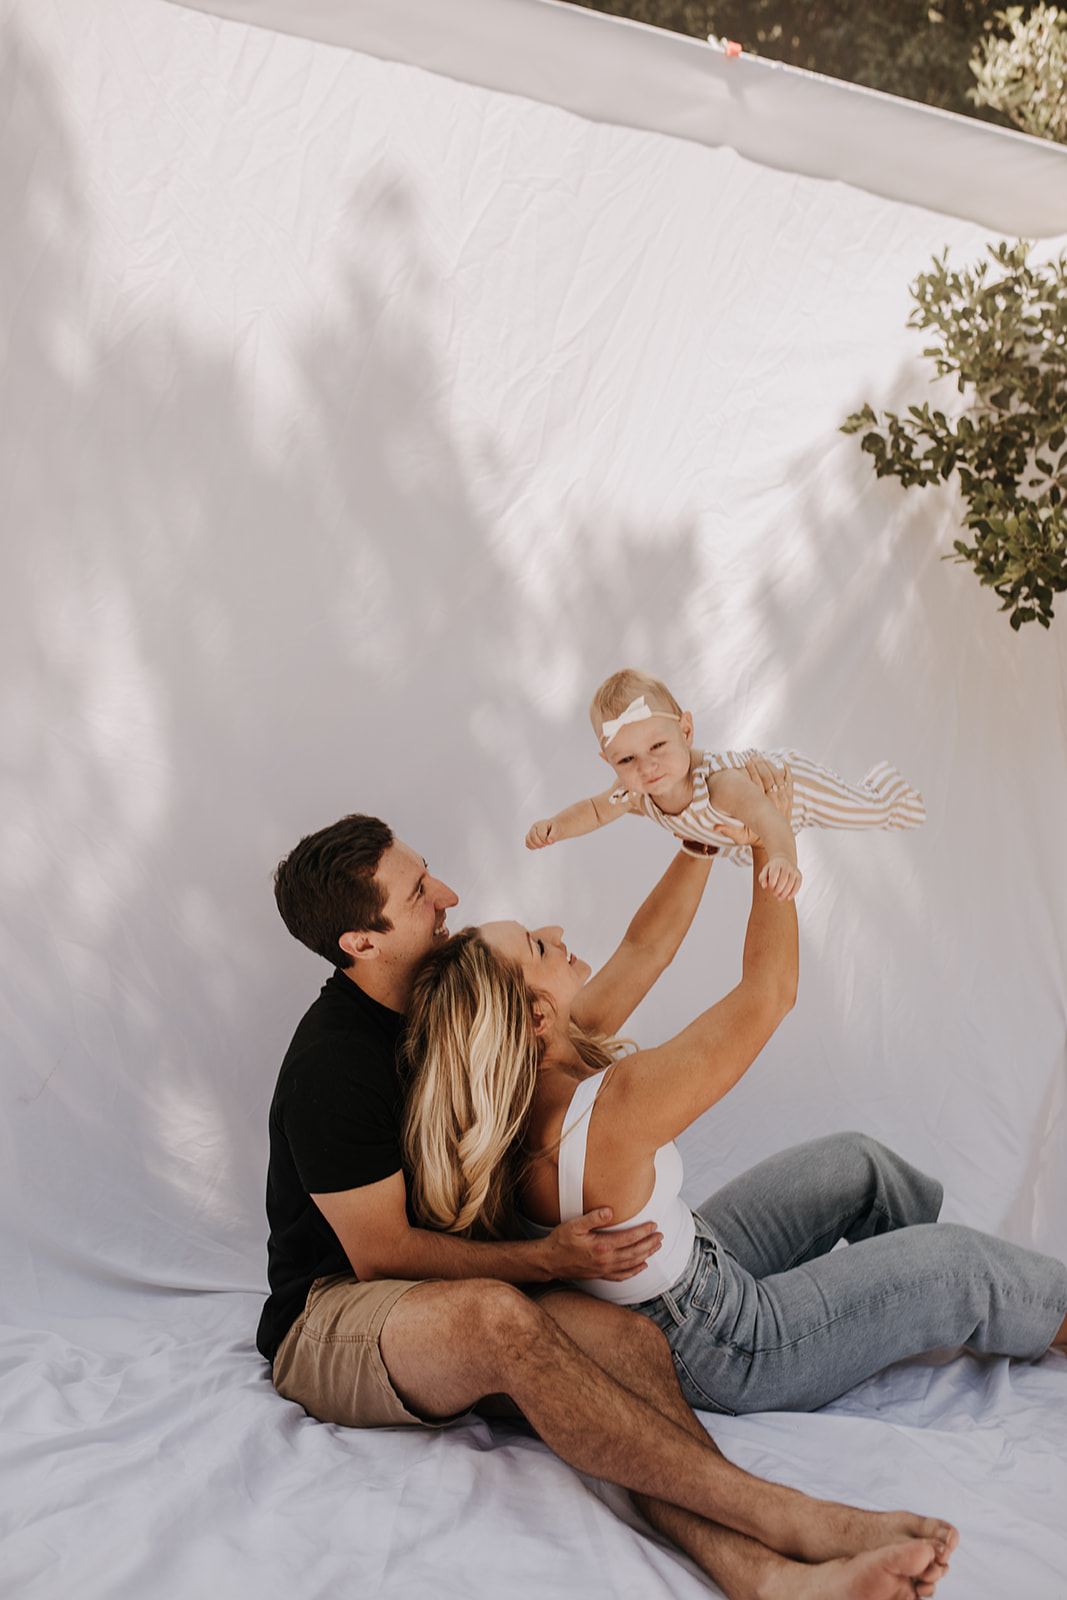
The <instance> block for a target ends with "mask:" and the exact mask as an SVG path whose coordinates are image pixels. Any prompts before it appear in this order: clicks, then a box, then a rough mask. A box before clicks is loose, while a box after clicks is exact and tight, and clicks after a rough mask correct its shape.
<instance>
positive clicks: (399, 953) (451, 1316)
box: [257, 816, 956, 1600]
mask: <svg viewBox="0 0 1067 1600" xmlns="http://www.w3.org/2000/svg"><path fill="white" fill-rule="evenodd" d="M709 867H710V861H707V860H704V861H700V860H695V859H692V858H690V857H688V856H685V855H679V856H678V857H677V859H676V860H675V861H674V862H673V863H672V864H671V866H670V867H669V868H668V870H667V872H666V874H665V875H664V877H663V879H662V880H661V882H660V883H659V884H658V885H657V886H656V888H655V889H654V890H653V891H652V893H651V894H650V895H649V896H648V898H647V899H646V901H645V903H644V904H643V905H642V907H641V908H640V910H639V911H638V913H637V915H636V916H635V917H634V919H633V921H632V922H631V924H630V927H629V928H628V930H627V933H626V936H625V938H624V940H623V942H622V944H621V945H620V947H619V950H618V951H617V953H616V956H615V957H614V958H613V961H614V962H615V973H616V978H617V981H621V982H625V983H627V984H628V985H629V986H630V988H631V992H632V994H633V995H634V996H635V1002H634V1003H636V999H637V998H640V997H641V996H642V995H644V994H645V993H647V991H648V989H649V988H650V987H651V985H652V983H653V982H654V981H655V980H656V978H657V977H658V976H659V974H660V973H661V972H662V971H663V969H664V968H665V967H666V965H667V964H668V963H669V962H670V960H671V959H672V957H673V956H674V954H675V951H676V950H677V948H678V945H679V943H680V941H681V938H682V937H683V935H684V933H685V931H686V929H687V928H688V926H689V924H690V922H691V921H692V918H693V916H694V914H695V912H696V909H697V906H698V905H699V903H700V897H701V894H702V893H703V889H704V885H705V882H706V880H707V874H708V870H709ZM275 895H276V898H277V902H278V907H279V910H280V911H281V914H282V917H283V919H284V921H285V923H286V926H287V927H288V928H289V930H290V932H291V933H292V934H293V935H294V937H296V938H298V939H300V940H301V941H302V942H303V943H304V944H306V945H307V946H308V947H309V948H310V949H312V950H314V951H316V952H317V953H318V954H320V955H322V956H323V957H324V958H325V959H326V960H327V961H330V962H331V963H333V964H334V965H335V967H336V968H337V970H336V971H335V972H334V974H333V976H332V977H331V978H330V979H329V981H328V982H327V983H326V985H325V986H324V988H323V990H322V992H321V994H320V996H319V998H318V1000H316V1001H315V1003H314V1004H313V1005H312V1006H311V1008H310V1010H309V1011H308V1012H307V1014H306V1015H305V1017H304V1018H303V1020H302V1021H301V1023H300V1025H299V1027H298V1028H297V1031H296V1033H295V1035H294V1037H293V1041H292V1043H291V1045H290V1047H289V1050H288V1052H287V1054H286V1057H285V1060H284V1062H283V1065H282V1069H281V1074H280V1076H279V1079H278V1086H277V1089H276V1091H275V1095H274V1100H273V1102H272V1106H271V1113H270V1142H271V1149H270V1167H269V1172H268V1179H267V1210H268V1217H269V1220H270V1227H271V1234H270V1243H269V1247H268V1257H269V1265H268V1272H269V1278H270V1285H271V1294H270V1297H269V1299H268V1301H267V1303H266V1305H265V1307H264V1311H263V1316H262V1318H261V1321H260V1327H259V1335H258V1341H257V1342H258V1345H259V1348H260V1351H261V1352H262V1354H263V1355H264V1356H265V1357H266V1359H267V1360H268V1361H270V1362H271V1364H272V1372H273V1377H274V1382H275V1386H276V1387H277V1389H278V1390H279V1392H280V1393H281V1394H283V1395H285V1396H287V1397H288V1398H290V1399H294V1400H297V1401H299V1402H300V1404H301V1405H303V1406H304V1407H305V1409H306V1410H307V1411H308V1412H309V1413H310V1414H311V1415H312V1416H315V1417H318V1418H320V1419H322V1420H324V1421H333V1422H341V1423H345V1424H347V1425H349V1426H353V1427H375V1426H389V1425H398V1424H409V1425H421V1426H427V1427H437V1426H442V1425H444V1424H446V1423H448V1422H450V1421H452V1420H454V1419H455V1418H457V1417H458V1416H461V1415H463V1414H465V1413H466V1412H468V1411H469V1410H470V1409H471V1408H472V1407H473V1406H475V1405H476V1404H477V1403H478V1402H480V1401H482V1400H485V1399H486V1398H487V1397H491V1396H502V1395H503V1396H507V1397H508V1398H509V1400H510V1402H511V1403H512V1404H513V1405H514V1406H516V1407H517V1408H518V1409H519V1411H520V1412H521V1413H522V1414H523V1415H524V1416H525V1417H526V1418H527V1420H528V1421H529V1423H530V1424H531V1426H532V1427H533V1428H534V1429H535V1430H536V1431H537V1433H538V1434H539V1435H540V1437H541V1438H542V1439H543V1440H544V1441H545V1443H546V1444H547V1445H549V1447H550V1448H551V1449H553V1450H554V1451H555V1452H556V1453H557V1454H558V1455H559V1456H560V1457H562V1459H563V1460H565V1461H567V1462H569V1463H570V1464H571V1465H572V1466H574V1467H576V1468H578V1469H579V1470H581V1471H584V1472H588V1473H593V1474H596V1475H597V1476H600V1477H603V1478H607V1479H610V1480H611V1481H612V1482H615V1483H618V1484H621V1485H622V1486H623V1487H625V1488H628V1489H629V1490H630V1491H631V1492H632V1493H633V1494H634V1496H635V1499H636V1501H637V1504H638V1505H639V1506H640V1508H641V1509H642V1511H643V1513H644V1514H645V1515H646V1516H647V1517H648V1519H649V1521H651V1522H652V1523H653V1524H654V1525H655V1526H656V1527H658V1528H660V1529H661V1530H662V1531H663V1532H665V1533H666V1534H668V1535H669V1536H670V1537H671V1538H673V1539H674V1540H675V1541H676V1542H677V1543H678V1544H679V1545H680V1546H681V1547H682V1548H683V1549H684V1550H686V1551H687V1552H688V1553H689V1554H690V1555H691V1556H692V1557H693V1558H694V1559H695V1560H696V1561H698V1562H699V1563H700V1564H701V1565H702V1566H703V1567H704V1569H705V1570H706V1571H708V1572H709V1573H710V1574H711V1575H712V1576H713V1577H714V1578H715V1579H716V1581H717V1582H718V1583H719V1584H720V1586H721V1587H722V1588H723V1589H724V1590H725V1592H726V1593H727V1595H729V1596H730V1597H731V1600H756V1597H757V1596H758V1595H759V1596H767V1595H772V1596H773V1595H775V1594H777V1593H782V1594H783V1595H784V1594H788V1595H789V1596H790V1597H791V1600H803V1597H805V1596H808V1595H811V1596H813V1597H814V1596H820V1597H825V1600H834V1597H835V1596H838V1595H840V1596H845V1595H848V1596H850V1597H853V1600H865V1597H869V1600H903V1597H909V1600H910V1597H912V1596H915V1595H929V1594H931V1593H932V1592H933V1588H934V1585H935V1584H936V1582H937V1580H938V1579H939V1578H940V1577H941V1576H942V1575H943V1573H944V1571H945V1570H946V1562H947V1557H948V1555H949V1553H950V1552H951V1549H952V1548H953V1546H954V1544H955V1542H956V1535H955V1532H954V1530H952V1529H951V1528H950V1527H949V1526H948V1525H947V1524H945V1523H942V1522H936V1521H933V1520H923V1519H920V1518H918V1517H914V1516H910V1515H908V1514H906V1513H897V1514H875V1513H864V1512H859V1511H854V1510H852V1509H851V1508H849V1507H845V1506H839V1505H834V1504H831V1503H828V1502H822V1501H813V1500H810V1499H809V1498H808V1497H807V1496H805V1495H802V1494H799V1493H797V1492H795V1491H792V1490H786V1489H782V1488H780V1487H777V1486H774V1485H771V1484H766V1483H763V1482H762V1481H761V1480H759V1479H756V1478H752V1477H750V1476H749V1475H748V1474H746V1473H744V1472H742V1471H740V1469H738V1468H736V1467H733V1466H731V1465H730V1463H729V1462H727V1461H726V1460H725V1459H724V1457H723V1456H721V1455H720V1453H719V1452H718V1450H717V1449H716V1447H715V1446H714V1444H713V1443H712V1441H711V1440H710V1439H709V1438H708V1436H707V1435H706V1433H705V1432H704V1430H703V1428H702V1427H701V1426H700V1424H699V1422H698V1421H697V1419H696V1418H695V1417H694V1415H693V1413H692V1412H691V1411H690V1410H689V1408H688V1407H687V1406H686V1405H685V1402H684V1401H683V1399H682V1396H681V1392H680V1390H679V1389H678V1385H677V1381H676V1379H675V1375H674V1366H673V1362H672V1359H671V1356H670V1352H669V1350H668V1348H667V1345H666V1342H665V1340H664V1339H663V1337H662V1335H661V1334H660V1333H659V1330H658V1329H657V1328H655V1327H654V1325H653V1324H652V1323H651V1322H649V1321H647V1320H646V1319H644V1318H641V1317H637V1316H635V1315H634V1314H633V1313H631V1312H628V1311H626V1310H623V1309H622V1308H619V1307H616V1306H613V1305H610V1304H607V1303H606V1302H604V1301H600V1300H593V1299H591V1298H589V1297H587V1296H585V1295H582V1294H580V1293H578V1292H576V1291H573V1290H568V1289H563V1288H554V1289H553V1290H552V1291H551V1292H547V1293H545V1294H544V1295H543V1297H542V1298H540V1299H539V1298H537V1297H536V1296H534V1295H531V1294H528V1293H525V1292H523V1290H522V1289H520V1288H518V1287H516V1286H517V1285H521V1284H526V1285H536V1284H542V1285H546V1284H549V1283H554V1282H555V1280H558V1279H564V1278H581V1277H596V1276H599V1277H604V1276H612V1277H617V1278H624V1277H627V1276H630V1275H631V1274H632V1273H634V1272H636V1271H639V1270H640V1269H641V1267H642V1265H643V1263H644V1260H645V1259H646V1258H647V1256H648V1254H649V1253H650V1252H651V1251H652V1250H653V1249H655V1248H656V1246H657V1237H658V1236H657V1234H656V1232H655V1228H654V1225H652V1224H649V1225H648V1226H646V1227H643V1228H637V1229H632V1230H628V1231H626V1232H623V1233H621V1234H614V1235H609V1236H604V1235H602V1234H599V1233H598V1232H597V1229H598V1228H601V1227H603V1226H604V1224H606V1223H608V1222H610V1221H611V1214H610V1212H608V1211H600V1212H597V1213H594V1214H592V1215H590V1216H586V1217H583V1218H580V1219H578V1220H577V1221H571V1222H568V1223H564V1224H562V1225H561V1226H559V1227H558V1228H556V1229H554V1230H553V1232H552V1233H551V1234H549V1235H548V1237H547V1238H545V1239H541V1240H521V1241H514V1242H508V1241H502V1242H493V1243H482V1242H479V1241H474V1240H467V1239H460V1238H457V1237H454V1236H445V1235H439V1234H434V1233H430V1232H428V1231H426V1230H424V1229H420V1228H415V1227H412V1226H411V1224H410V1222H409V1220H408V1216H407V1211H406V1204H405V1200H406V1185H405V1179H404V1173H403V1168H402V1162H401V1154H400V1146H399V1121H400V1109H401V1098H402V1088H401V1079H400V1073H399V1070H398V1065H397V1059H396V1051H397V1047H398V1045H399V1044H400V1039H401V1029H402V1012H403V1009H404V1006H405V1004H406V1002H407V999H408V996H409V993H410V989H411V983H412V979H413V976H414V973H415V970H416V968H417V967H418V964H419V962H420V960H421V959H422V958H423V956H424V955H425V954H426V953H427V952H428V951H429V950H430V949H431V948H432V946H433V943H434V941H435V940H437V939H442V938H447V937H448V929H447V922H446V918H447V913H448V911H449V909H450V908H451V907H452V906H454V905H455V904H456V903H457V897H456V895H455V894H454V893H453V891H452V890H451V889H450V888H448V886H447V885H446V884H444V883H442V882H441V880H440V879H438V878H435V877H433V876H432V875H431V873H430V872H429V869H428V867H427V865H426V862H425V861H424V860H423V859H422V857H421V856H419V855H418V854H416V852H415V851H414V850H412V849H410V848H409V847H408V846H407V845H405V844H403V843H402V842H401V841H400V840H398V839H396V838H394V836H393V834H392V832H391V831H390V829H389V828H388V827H387V826H386V825H385V824H384V823H383V822H380V821H379V820H378V819H377V818H373V817H364V816H353V817H345V818H343V819H342V820H341V821H340V822H338V823H336V824H334V825H333V826H332V827H329V828H324V829H322V830H321V831H320V832H319V833H316V834H313V835H311V836H309V837H307V838H305V839H302V840H301V842H300V844H299V845H297V847H296V849H295V850H293V851H292V853H291V854H290V855H289V856H288V857H287V858H286V859H285V860H284V861H282V862H281V863H280V865H279V867H278V871H277V874H276V878H275ZM763 916H764V922H765V923H767V922H768V918H769V924H770V926H771V932H770V934H768V933H767V931H766V929H765V930H764V932H763V934H761V937H760V944H761V947H762V946H766V951H765V954H764V955H763V956H761V958H760V960H759V961H757V962H755V963H754V964H753V967H752V974H751V976H750V977H749V978H746V979H745V980H743V983H744V982H747V983H748V984H749V988H750V991H751V1003H752V1004H753V1006H763V1007H766V1006H768V1005H771V1006H773V1005H778V1004H784V1008H785V1009H788V1003H789V1002H788V1001H785V1002H782V1001H781V999H780V997H781V996H782V995H784V994H785V992H786V990H787V989H788V987H789V985H788V981H786V982H785V983H784V984H783V982H782V978H781V969H782V968H783V967H787V966H788V963H789V959H790V958H789V955H788V950H789V948H790V946H791V945H792V947H793V952H794V953H793V957H792V960H793V962H794V964H795V912H794V911H793V910H792V907H791V906H782V907H781V908H780V915H778V914H777V913H775V912H767V911H766V910H765V911H764V913H763ZM790 919H792V921H791V922H790ZM794 981H795V978H794Z"/></svg>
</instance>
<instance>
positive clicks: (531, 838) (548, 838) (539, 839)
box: [526, 817, 556, 850]
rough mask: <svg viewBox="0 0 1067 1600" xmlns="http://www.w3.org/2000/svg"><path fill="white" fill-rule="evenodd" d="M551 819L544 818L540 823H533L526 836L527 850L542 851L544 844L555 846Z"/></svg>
mask: <svg viewBox="0 0 1067 1600" xmlns="http://www.w3.org/2000/svg"><path fill="white" fill-rule="evenodd" d="M553 820H554V819H553V818H552V817H545V818H543V819H542V820H541V821H540V822H535V823H534V825H533V827H532V828H531V829H530V831H529V833H528V834H527V835H526V848H527V850H543V849H544V848H545V845H546V844H555V842H556V840H555V837H554V835H553V833H552V823H553Z"/></svg>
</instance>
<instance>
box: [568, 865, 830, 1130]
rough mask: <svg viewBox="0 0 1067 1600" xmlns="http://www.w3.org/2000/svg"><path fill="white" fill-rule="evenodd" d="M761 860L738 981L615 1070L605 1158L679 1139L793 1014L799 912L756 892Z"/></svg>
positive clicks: (605, 1105) (604, 1118)
mask: <svg viewBox="0 0 1067 1600" xmlns="http://www.w3.org/2000/svg"><path fill="white" fill-rule="evenodd" d="M766 860H767V857H766V853H765V851H764V850H762V849H761V848H760V847H758V846H754V847H753V851H752V862H753V875H752V909H751V912H750V913H749V919H748V930H747V932H746V934H745V948H744V954H743V956H742V962H741V982H740V983H739V984H738V985H737V987H736V988H735V989H732V990H731V991H730V993H729V994H728V995H726V996H725V997H724V998H723V999H722V1000H720V1001H719V1002H718V1003H717V1004H716V1005H713V1006H711V1007H710V1008H709V1009H708V1010H707V1011H704V1012H703V1013H702V1014H701V1015H700V1016H699V1017H697V1019H696V1021H695V1022H691V1023H690V1024H689V1026H688V1027H687V1028H685V1029H683V1031H682V1032H681V1033H679V1034H677V1035H676V1036H675V1037H674V1038H673V1039H669V1040H668V1041H667V1043H666V1044H662V1045H659V1046H657V1047H656V1048H654V1049H652V1050H639V1051H638V1052H637V1054H636V1055H632V1056H626V1057H624V1058H623V1059H622V1060H621V1061H619V1062H617V1063H616V1065H615V1067H614V1069H613V1072H612V1077H613V1082H612V1083H611V1084H608V1085H605V1093H604V1094H603V1095H602V1096H601V1099H600V1100H599V1101H598V1102H597V1110H598V1117H597V1122H596V1124H595V1125H594V1126H595V1128H596V1130H597V1140H596V1142H597V1143H599V1144H600V1148H601V1150H602V1151H604V1152H605V1153H607V1152H606V1151H605V1144H606V1145H609V1146H616V1147H617V1148H618V1149H625V1150H626V1151H629V1152H634V1151H645V1152H648V1153H651V1152H652V1151H654V1150H657V1149H658V1148H659V1147H660V1145H664V1144H667V1143H668V1142H669V1141H670V1140H671V1139H674V1138H676V1137H677V1135H678V1134H679V1133H681V1132H682V1130H683V1129H684V1128H688V1126H689V1124H690V1123H691V1122H695V1121H696V1119H697V1117H699V1116H700V1115H701V1114H702V1113H703V1112H705V1111H706V1110H707V1109H708V1107H709V1106H712V1105H714V1104H715V1102H716V1101H717V1100H721V1099H722V1097H723V1095H725V1094H726V1093H727V1092H728V1091H729V1090H730V1089H732V1088H733V1086H734V1084H735V1083H736V1082H737V1081H738V1079H739V1078H741V1077H742V1076H743V1075H744V1073H745V1072H746V1071H747V1070H748V1068H749V1067H750V1066H751V1065H752V1063H753V1061H755V1059H756V1057H757V1056H758V1055H759V1053H760V1051H761V1050H762V1049H763V1046H764V1045H765V1044H766V1043H767V1040H768V1039H769V1038H770V1036H771V1034H772V1033H773V1032H774V1031H775V1029H776V1028H777V1026H778V1024H779V1023H780V1022H781V1020H782V1018H783V1017H784V1016H785V1015H786V1014H787V1012H789V1011H790V1010H791V1008H792V1006H793V1004H794V1001H795V1000H796V991H797V977H798V969H799V951H798V943H799V942H798V937H797V914H796V907H795V906H794V904H793V902H792V901H791V900H784V901H783V900H778V899H777V898H776V897H775V895H774V894H773V893H772V892H771V890H769V889H761V888H760V885H759V874H760V872H761V871H762V870H763V867H764V865H765V864H766ZM601 1141H603V1142H601Z"/></svg>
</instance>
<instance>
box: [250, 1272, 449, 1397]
mask: <svg viewBox="0 0 1067 1600" xmlns="http://www.w3.org/2000/svg"><path fill="white" fill-rule="evenodd" d="M414 1288H415V1284H414V1283H411V1282H407V1281H404V1280H400V1279H396V1278H389V1279H384V1280H382V1281H376V1282H373V1283H361V1282H360V1281H359V1279H358V1278H354V1277H353V1276H352V1274H351V1273H349V1272H338V1273H334V1274H333V1275H332V1276H331V1277H328V1278H316V1280H315V1282H314V1283H313V1284H312V1285H311V1288H310V1290H309V1291H308V1297H307V1301H306V1303H305V1306H304V1309H303V1311H302V1312H301V1313H300V1315H299V1316H298V1317H297V1319H296V1321H295V1322H294V1323H293V1326H292V1327H291V1328H290V1329H289V1332H288V1333H287V1334H286V1336H285V1338H284V1339H283V1340H282V1342H281V1344H280V1345H279V1346H278V1353H277V1355H276V1356H275V1357H274V1369H273V1373H274V1387H275V1388H276V1389H277V1391H278V1393H279V1394H281V1395H284V1396H285V1398H286V1399H287V1400H296V1401H297V1402H298V1403H299V1404H300V1405H302V1406H303V1408H304V1410H305V1411H307V1412H308V1413H309V1415H311V1416H313V1417H317V1418H318V1419H319V1421H320V1422H340V1423H342V1424H343V1425H344V1426H345V1427H346V1428H392V1427H398V1426H403V1425H404V1424H408V1425H411V1424H414V1425H416V1426H418V1427H422V1428H441V1427H445V1426H447V1424H448V1422H450V1421H454V1420H455V1419H454V1418H451V1417H448V1418H445V1419H444V1420H443V1421H441V1420H430V1421H427V1420H426V1418H425V1417H417V1416H415V1415H414V1413H413V1412H411V1411H409V1410H408V1409H407V1407H406V1406H405V1405H404V1402H403V1401H402V1400H401V1398H400V1396H399V1395H398V1394H397V1392H396V1390H395V1389H394V1388H393V1385H392V1383H391V1382H390V1380H389V1374H388V1372H387V1371H386V1370H385V1362H384V1361H383V1360H382V1352H381V1349H380V1339H381V1333H382V1328H383V1327H384V1325H385V1319H386V1317H387V1316H388V1315H389V1313H390V1311H391V1310H392V1309H393V1307H394V1306H395V1305H396V1303H397V1301H398V1300H399V1299H400V1297H401V1295H405V1294H407V1292H408V1290H409V1289H414Z"/></svg>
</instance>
